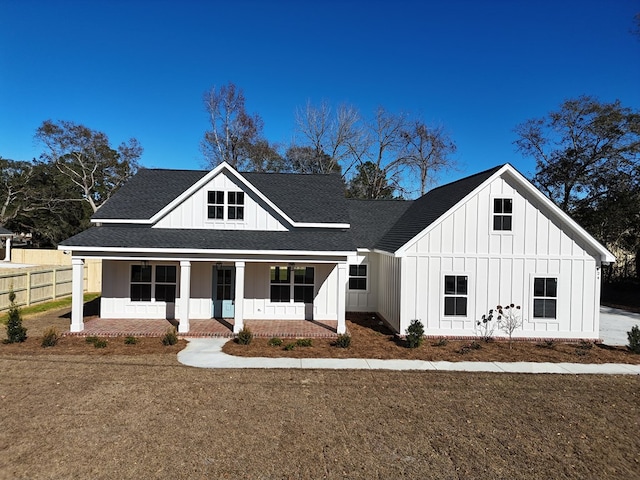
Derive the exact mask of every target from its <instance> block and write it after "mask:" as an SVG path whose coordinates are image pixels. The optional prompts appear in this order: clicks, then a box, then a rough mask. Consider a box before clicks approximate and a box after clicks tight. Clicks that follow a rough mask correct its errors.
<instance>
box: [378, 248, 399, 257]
mask: <svg viewBox="0 0 640 480" xmlns="http://www.w3.org/2000/svg"><path fill="white" fill-rule="evenodd" d="M372 251H373V252H374V253H379V254H380V255H386V256H387V257H399V256H400V255H398V254H397V252H396V253H393V252H387V251H386V250H380V249H378V248H374V249H373V250H372Z"/></svg>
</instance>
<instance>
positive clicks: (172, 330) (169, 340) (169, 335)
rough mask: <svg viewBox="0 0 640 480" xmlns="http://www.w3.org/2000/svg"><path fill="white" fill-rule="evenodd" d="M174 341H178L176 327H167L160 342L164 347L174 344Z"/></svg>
mask: <svg viewBox="0 0 640 480" xmlns="http://www.w3.org/2000/svg"><path fill="white" fill-rule="evenodd" d="M176 343H178V334H177V332H176V327H169V328H168V329H167V331H166V333H165V334H164V337H162V344H163V345H164V346H165V347H168V346H169V345H175V344H176Z"/></svg>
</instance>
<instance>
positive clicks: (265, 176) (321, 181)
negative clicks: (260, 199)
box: [241, 172, 349, 223]
mask: <svg viewBox="0 0 640 480" xmlns="http://www.w3.org/2000/svg"><path fill="white" fill-rule="evenodd" d="M241 175H242V176H243V177H244V178H246V179H247V180H248V181H249V183H251V184H252V185H253V186H254V187H256V188H257V189H258V190H260V191H261V192H262V193H263V194H264V195H266V196H267V198H269V200H271V201H272V202H273V203H275V204H276V205H277V206H278V207H279V208H280V209H281V210H282V211H283V212H284V213H286V214H287V215H288V216H289V217H291V218H292V219H293V220H294V221H296V222H305V223H349V211H348V209H347V205H346V203H345V197H344V193H345V187H344V182H343V181H342V177H341V176H340V175H338V174H329V175H321V174H318V175H302V174H292V173H253V172H252V173H242V174H241Z"/></svg>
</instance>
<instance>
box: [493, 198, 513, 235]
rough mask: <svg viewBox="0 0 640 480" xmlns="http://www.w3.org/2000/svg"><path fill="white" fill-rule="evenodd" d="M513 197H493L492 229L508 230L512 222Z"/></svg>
mask: <svg viewBox="0 0 640 480" xmlns="http://www.w3.org/2000/svg"><path fill="white" fill-rule="evenodd" d="M512 217H513V199H511V198H494V199H493V230H494V231H497V232H505V231H506V232H510V231H511V227H512V223H513V221H512V220H513V218H512Z"/></svg>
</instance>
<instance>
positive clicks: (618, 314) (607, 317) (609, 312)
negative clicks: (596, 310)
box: [600, 306, 640, 345]
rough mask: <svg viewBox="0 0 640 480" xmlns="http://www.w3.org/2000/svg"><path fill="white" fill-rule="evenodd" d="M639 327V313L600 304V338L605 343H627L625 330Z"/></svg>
mask: <svg viewBox="0 0 640 480" xmlns="http://www.w3.org/2000/svg"><path fill="white" fill-rule="evenodd" d="M634 325H638V327H640V313H633V312H627V311H625V310H620V309H619V308H611V307H605V306H600V338H601V339H602V341H603V342H604V343H605V344H606V345H627V344H628V343H629V339H628V338H627V332H628V331H629V330H631V327H633V326H634Z"/></svg>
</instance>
